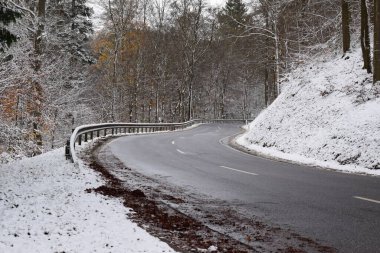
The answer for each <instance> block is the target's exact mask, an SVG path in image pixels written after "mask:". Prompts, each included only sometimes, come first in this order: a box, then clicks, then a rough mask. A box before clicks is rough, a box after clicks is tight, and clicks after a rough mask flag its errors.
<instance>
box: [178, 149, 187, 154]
mask: <svg viewBox="0 0 380 253" xmlns="http://www.w3.org/2000/svg"><path fill="white" fill-rule="evenodd" d="M177 152H178V153H180V154H182V155H186V153H185V152H183V151H182V150H179V149H177Z"/></svg>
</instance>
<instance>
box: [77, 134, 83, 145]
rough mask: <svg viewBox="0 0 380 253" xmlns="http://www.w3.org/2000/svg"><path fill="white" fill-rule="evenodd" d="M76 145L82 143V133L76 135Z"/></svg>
mask: <svg viewBox="0 0 380 253" xmlns="http://www.w3.org/2000/svg"><path fill="white" fill-rule="evenodd" d="M78 145H79V146H80V145H82V135H81V134H80V135H79V136H78Z"/></svg>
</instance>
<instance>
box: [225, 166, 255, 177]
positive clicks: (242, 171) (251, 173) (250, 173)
mask: <svg viewBox="0 0 380 253" xmlns="http://www.w3.org/2000/svg"><path fill="white" fill-rule="evenodd" d="M219 167H221V168H224V169H228V170H233V171H237V172H241V173H245V174H249V175H253V176H258V175H259V174H256V173H253V172H248V171H244V170H238V169H234V168H230V167H227V166H219Z"/></svg>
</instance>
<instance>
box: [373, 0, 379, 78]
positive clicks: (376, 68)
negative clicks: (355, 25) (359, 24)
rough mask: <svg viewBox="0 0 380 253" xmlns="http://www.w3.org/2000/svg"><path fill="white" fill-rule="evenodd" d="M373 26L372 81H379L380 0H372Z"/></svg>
mask: <svg viewBox="0 0 380 253" xmlns="http://www.w3.org/2000/svg"><path fill="white" fill-rule="evenodd" d="M374 12H375V26H374V38H373V44H374V49H373V70H374V74H373V83H376V82H379V81H380V0H374Z"/></svg>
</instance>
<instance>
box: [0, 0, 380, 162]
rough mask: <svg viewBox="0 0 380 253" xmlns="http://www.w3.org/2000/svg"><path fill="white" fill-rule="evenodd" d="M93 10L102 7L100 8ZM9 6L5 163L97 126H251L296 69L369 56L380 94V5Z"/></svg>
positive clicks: (1, 152) (0, 15)
mask: <svg viewBox="0 0 380 253" xmlns="http://www.w3.org/2000/svg"><path fill="white" fill-rule="evenodd" d="M92 2H94V0H92ZM97 2H98V3H99V5H100V6H102V7H103V10H104V11H103V14H102V20H101V24H102V25H101V26H100V27H99V26H96V25H95V24H94V22H93V18H92V16H93V14H94V10H93V8H91V7H90V6H91V5H89V3H88V1H86V0H0V43H1V44H0V64H1V65H0V163H2V162H7V161H10V160H12V159H15V158H17V157H22V156H33V155H36V154H40V153H42V152H44V151H47V150H50V149H54V148H56V147H61V146H63V145H64V144H65V142H66V140H67V138H68V136H69V135H70V134H71V132H72V129H73V128H75V127H77V126H79V125H82V124H90V123H98V122H183V121H187V120H190V119H194V118H206V119H253V118H255V117H256V116H257V115H258V114H259V113H260V111H262V110H263V109H265V108H266V107H267V106H269V105H270V104H271V103H272V102H273V101H274V100H275V99H276V98H277V96H278V95H279V94H280V93H281V90H282V82H283V81H284V80H286V78H287V74H288V73H291V72H292V71H293V70H294V69H296V68H298V67H300V66H303V65H306V64H307V63H309V62H310V61H311V60H312V59H313V58H315V57H320V56H326V57H329V56H336V55H341V56H342V57H349V56H346V53H347V52H350V50H351V49H352V48H353V47H361V50H362V58H363V60H362V62H361V64H362V65H363V68H365V69H366V70H367V72H368V73H369V74H370V73H373V80H370V83H371V85H372V86H373V87H375V86H380V85H379V84H378V83H376V82H377V81H380V1H379V0H360V1H354V0H318V1H317V0H281V1H277V0H252V1H250V2H246V1H242V0H227V1H226V3H225V4H224V5H223V6H222V7H221V8H217V7H212V6H211V5H210V4H209V3H208V2H207V1H206V0H99V1H97Z"/></svg>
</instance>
